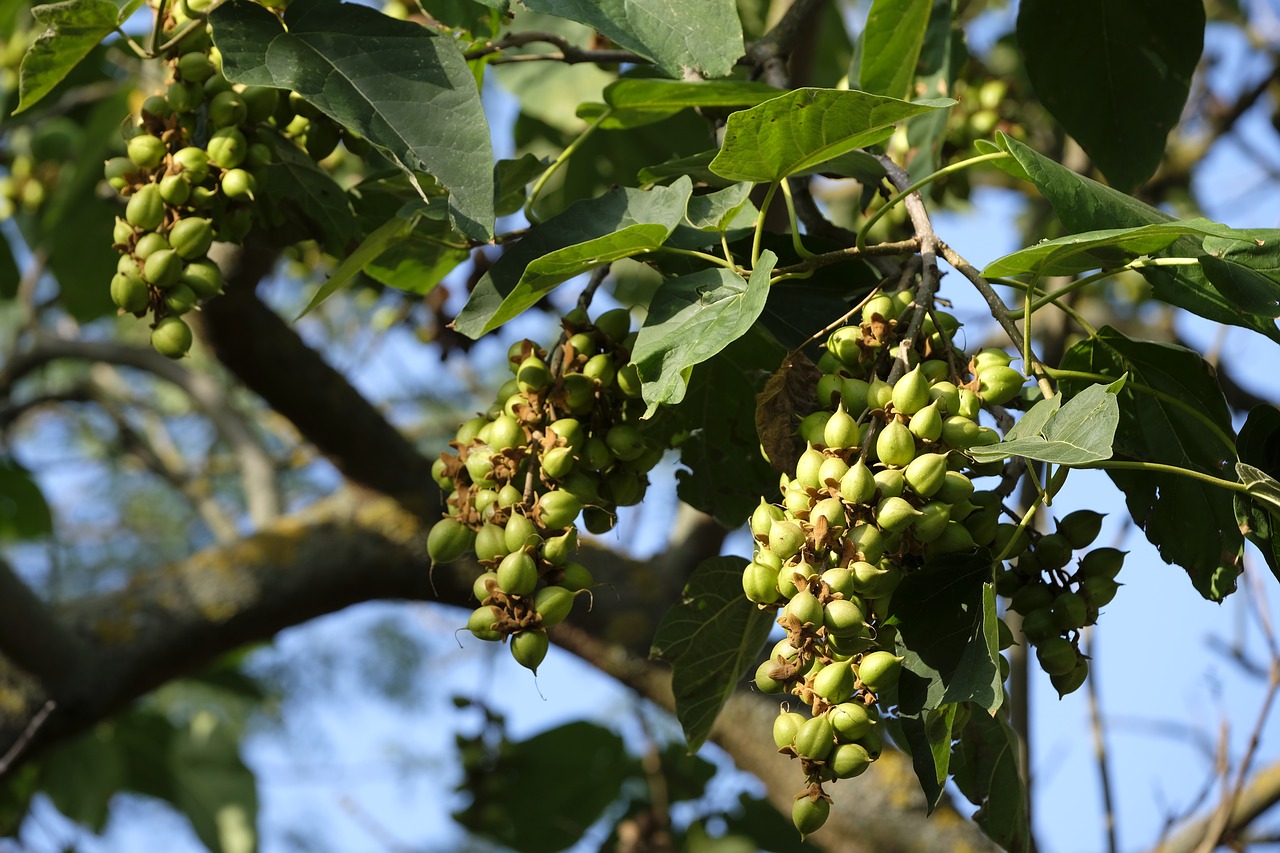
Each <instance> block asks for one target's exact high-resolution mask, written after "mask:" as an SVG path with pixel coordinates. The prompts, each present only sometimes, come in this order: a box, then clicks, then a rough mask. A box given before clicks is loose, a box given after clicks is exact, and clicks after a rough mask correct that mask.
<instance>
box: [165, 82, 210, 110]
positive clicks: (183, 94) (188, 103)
mask: <svg viewBox="0 0 1280 853" xmlns="http://www.w3.org/2000/svg"><path fill="white" fill-rule="evenodd" d="M165 99H166V100H167V101H168V102H169V106H170V107H171V108H172V109H173V111H174V112H175V113H189V112H191V111H193V110H195V109H196V108H197V107H199V106H200V105H201V104H202V103H204V87H203V86H200V85H199V84H198V83H192V82H188V81H185V80H174V81H173V82H172V83H170V84H169V89H168V90H167V91H166V92H165Z"/></svg>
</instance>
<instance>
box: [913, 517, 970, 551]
mask: <svg viewBox="0 0 1280 853" xmlns="http://www.w3.org/2000/svg"><path fill="white" fill-rule="evenodd" d="M976 547H977V543H976V542H974V541H973V536H972V535H971V534H970V533H969V531H968V529H967V528H966V527H965V526H964V525H963V524H961V523H960V522H958V521H948V522H947V526H946V527H945V528H943V530H942V533H941V534H940V535H939V536H938V538H937V539H934V540H933V541H932V542H930V543H929V544H928V546H927V547H926V548H925V558H926V559H931V558H933V557H940V556H942V555H943V554H955V553H958V552H960V551H972V550H973V549H974V548H976Z"/></svg>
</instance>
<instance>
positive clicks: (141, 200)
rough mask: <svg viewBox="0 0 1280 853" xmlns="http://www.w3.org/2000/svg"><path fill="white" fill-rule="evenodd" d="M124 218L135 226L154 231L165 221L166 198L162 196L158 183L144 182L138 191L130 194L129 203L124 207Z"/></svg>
mask: <svg viewBox="0 0 1280 853" xmlns="http://www.w3.org/2000/svg"><path fill="white" fill-rule="evenodd" d="M124 218H125V219H126V220H127V221H128V222H129V224H130V225H132V226H133V227H134V228H141V229H142V230H143V231H154V230H156V229H157V228H159V227H160V224H161V223H162V222H164V199H163V198H161V196H160V186H159V185H158V184H144V185H143V186H141V187H138V190H137V192H135V193H134V194H133V195H131V196H129V203H128V204H127V205H126V206H125V209H124Z"/></svg>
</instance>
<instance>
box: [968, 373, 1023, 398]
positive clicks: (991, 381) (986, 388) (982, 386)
mask: <svg viewBox="0 0 1280 853" xmlns="http://www.w3.org/2000/svg"><path fill="white" fill-rule="evenodd" d="M1026 381H1027V380H1026V377H1024V376H1023V375H1022V374H1021V373H1019V372H1018V371H1016V370H1014V369H1013V368H1012V367H1002V366H993V367H989V368H987V369H986V370H982V371H980V372H979V373H978V396H979V397H981V398H982V401H983V402H984V403H990V404H992V405H995V406H999V405H1001V404H1002V403H1007V402H1009V401H1010V400H1012V399H1013V398H1014V397H1016V396H1018V393H1019V392H1020V391H1022V385H1023V383H1024V382H1026Z"/></svg>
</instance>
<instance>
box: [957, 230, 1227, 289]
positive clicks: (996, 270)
mask: <svg viewBox="0 0 1280 853" xmlns="http://www.w3.org/2000/svg"><path fill="white" fill-rule="evenodd" d="M1231 233H1232V229H1230V228H1228V227H1226V226H1225V225H1219V224H1218V223H1216V222H1211V221H1210V220H1208V219H1188V220H1184V221H1179V222H1168V223H1158V224H1154V225H1143V226H1139V227H1137V228H1108V229H1104V230H1101V231H1087V232H1084V233H1082V234H1072V235H1069V236H1067V237H1059V238H1058V239H1056V240H1043V241H1041V242H1039V243H1037V244H1036V245H1034V246H1029V247H1028V248H1026V249H1020V250H1019V251H1017V252H1013V253H1012V254H1008V255H1005V256H1004V257H1003V258H997V259H996V260H994V261H992V262H991V263H989V264H987V266H986V269H984V270H983V271H982V274H983V275H984V276H987V277H988V278H991V277H995V276H1017V275H1030V276H1033V277H1042V276H1050V275H1076V274H1077V273H1082V272H1087V271H1088V270H1096V269H1114V268H1115V267H1121V266H1124V265H1125V264H1127V263H1129V262H1130V261H1132V260H1134V259H1135V258H1140V257H1142V256H1143V255H1152V254H1155V253H1156V252H1159V251H1160V250H1161V249H1165V248H1167V247H1168V246H1169V245H1170V244H1171V243H1173V242H1174V241H1175V240H1177V239H1178V238H1179V237H1181V236H1183V235H1185V234H1198V235H1204V236H1210V235H1221V236H1228V235H1230V234H1231ZM1235 242H1238V241H1235Z"/></svg>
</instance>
